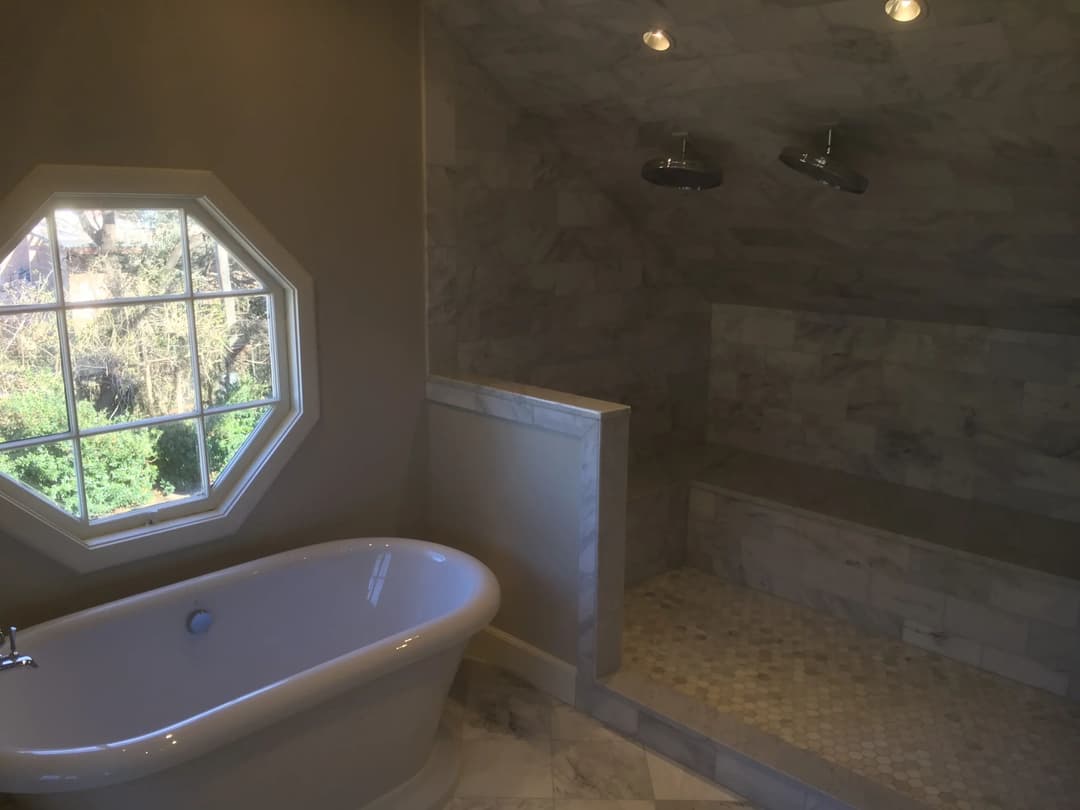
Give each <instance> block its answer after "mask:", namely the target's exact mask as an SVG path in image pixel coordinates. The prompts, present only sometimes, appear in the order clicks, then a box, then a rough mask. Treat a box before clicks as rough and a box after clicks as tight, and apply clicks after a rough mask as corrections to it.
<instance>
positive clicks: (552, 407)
mask: <svg viewBox="0 0 1080 810" xmlns="http://www.w3.org/2000/svg"><path fill="white" fill-rule="evenodd" d="M427 397H428V399H429V400H430V401H432V402H438V403H440V404H442V405H449V406H451V407H454V408H461V409H462V410H466V411H472V412H473V413H482V414H486V415H488V416H493V417H495V418H497V419H506V420H508V421H511V422H516V423H518V424H524V425H535V426H536V427H540V428H544V429H546V430H553V431H556V432H558V433H567V434H570V435H572V436H581V435H582V434H584V433H585V432H586V431H588V430H589V429H590V428H592V427H595V425H596V423H597V422H603V421H607V420H612V419H628V418H629V416H630V408H629V406H627V405H621V404H619V403H616V402H605V401H603V400H599V399H591V398H589V397H580V396H577V395H575V394H567V393H564V392H562V391H553V390H551V389H548V388H539V387H537V386H533V385H524V384H521V383H515V382H507V381H505V380H494V379H490V378H487V377H472V376H460V377H442V376H438V375H432V376H430V377H428V382H427Z"/></svg>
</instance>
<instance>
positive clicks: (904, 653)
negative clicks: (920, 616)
mask: <svg viewBox="0 0 1080 810" xmlns="http://www.w3.org/2000/svg"><path fill="white" fill-rule="evenodd" d="M625 611H626V620H625V628H624V635H623V667H624V669H626V670H630V671H631V672H635V673H638V674H640V675H644V676H646V677H648V678H649V679H650V680H651V681H652V682H654V683H657V684H659V685H661V686H663V687H666V688H668V689H671V690H674V691H676V692H679V693H682V694H683V695H687V696H690V697H692V698H694V699H695V700H696V701H700V702H701V703H703V704H705V705H707V706H708V707H709V708H711V709H712V710H714V711H715V712H718V713H723V714H725V715H728V716H733V717H734V718H736V719H737V720H739V721H741V722H742V723H745V724H746V725H749V726H752V727H754V728H755V729H758V730H760V731H762V732H765V733H767V734H769V735H772V736H774V737H778V738H780V739H782V740H783V741H785V742H786V743H788V744H790V745H792V746H794V747H796V748H798V749H801V750H803V751H807V752H810V753H812V754H814V755H816V756H817V757H819V758H821V759H823V760H825V761H826V762H828V763H830V764H832V765H835V766H840V767H842V768H845V769H848V770H849V771H852V772H854V773H856V774H858V775H860V776H862V777H864V778H866V779H869V780H872V781H873V782H876V783H878V784H881V785H883V786H885V787H888V788H890V789H892V790H893V791H895V792H897V793H900V794H902V795H905V796H907V797H909V798H911V799H915V800H916V801H918V802H921V803H923V804H924V805H926V806H927V807H933V808H948V810H954V809H957V810H960V809H962V810H987V809H989V808H994V809H995V810H998V809H1000V810H1011V809H1012V808H1024V809H1026V808H1035V807H1038V808H1040V810H1057V809H1058V808H1061V810H1065V808H1078V807H1080V767H1078V765H1077V763H1080V704H1077V703H1072V702H1069V701H1066V700H1063V699H1060V698H1056V697H1054V696H1053V695H1050V694H1048V693H1045V692H1041V691H1038V690H1035V689H1031V688H1029V687H1026V686H1022V685H1020V684H1017V683H1014V682H1012V681H1008V680H1006V679H1004V678H1000V677H998V676H996V675H992V674H989V673H986V672H982V671H980V670H976V669H973V668H970V667H967V666H964V665H963V664H959V663H956V662H953V661H951V660H948V659H945V658H941V657H939V656H936V655H933V654H932V653H927V652H923V651H922V650H919V649H918V648H915V647H912V646H910V645H907V644H903V643H901V642H899V641H893V640H891V639H888V638H884V637H879V636H874V635H870V634H867V633H865V632H863V631H861V630H859V629H857V628H855V627H854V626H852V625H850V624H847V623H845V622H842V621H839V620H837V619H834V618H832V617H830V616H826V615H823V614H819V613H816V612H814V611H811V610H808V609H806V608H803V607H801V606H798V605H795V604H793V603H790V602H786V601H784V600H782V599H778V598H776V597H773V596H770V595H768V594H764V593H760V592H758V591H753V590H749V589H746V588H741V587H737V586H732V585H729V584H727V583H725V582H723V581H722V580H720V579H718V578H716V577H713V576H711V575H708V574H703V573H700V572H697V571H694V570H691V569H680V570H676V571H669V572H667V573H665V574H661V575H660V576H657V577H654V578H652V579H650V580H647V581H645V582H644V583H642V584H640V585H637V586H635V587H634V588H632V589H631V590H630V591H628V593H627V599H626V604H625Z"/></svg>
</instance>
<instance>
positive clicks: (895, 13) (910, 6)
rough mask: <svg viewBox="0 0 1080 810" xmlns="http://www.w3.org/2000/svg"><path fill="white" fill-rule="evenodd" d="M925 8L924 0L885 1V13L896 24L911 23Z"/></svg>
mask: <svg viewBox="0 0 1080 810" xmlns="http://www.w3.org/2000/svg"><path fill="white" fill-rule="evenodd" d="M925 8H926V0H885V13H886V14H888V15H889V16H890V17H892V18H893V19H894V20H896V21H897V22H904V23H906V22H911V21H912V20H914V19H915V18H916V17H918V16H919V15H920V14H922V13H923V11H924V10H925Z"/></svg>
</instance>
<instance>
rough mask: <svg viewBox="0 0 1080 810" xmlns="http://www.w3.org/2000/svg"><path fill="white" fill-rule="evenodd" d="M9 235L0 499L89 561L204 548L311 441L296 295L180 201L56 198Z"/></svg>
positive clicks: (1, 301) (232, 229)
mask: <svg viewBox="0 0 1080 810" xmlns="http://www.w3.org/2000/svg"><path fill="white" fill-rule="evenodd" d="M158 174H159V175H167V174H168V173H158ZM208 177H209V176H207V178H208ZM188 179H189V178H188ZM165 191H169V189H166V190H165ZM221 193H222V194H224V190H223V189H222V190H221ZM8 236H10V237H11V240H10V241H8V242H7V249H6V251H5V252H4V253H3V254H0V496H2V497H3V500H4V501H5V502H6V503H7V504H9V505H11V506H15V507H17V508H19V509H21V510H22V512H23V513H24V514H26V515H30V516H32V517H36V518H38V519H39V520H40V521H42V522H43V523H45V524H48V525H49V526H50V527H51V528H52V529H54V530H56V531H58V532H59V533H60V534H61V535H63V536H64V537H65V538H66V539H67V540H68V541H71V542H74V543H76V544H78V545H79V546H81V548H82V549H84V550H88V551H94V550H95V549H99V548H106V547H111V546H114V545H115V544H117V543H121V542H122V543H124V544H128V543H129V542H130V541H133V540H138V539H140V538H142V539H144V540H146V541H147V542H149V538H151V537H153V538H156V539H159V540H160V539H162V538H164V537H166V536H167V535H169V534H173V535H177V533H178V530H182V529H184V528H185V527H187V528H189V529H191V530H192V532H191V534H192V535H193V536H194V535H198V538H197V539H210V536H211V534H212V533H208V532H207V531H206V530H205V524H206V523H208V522H210V521H212V520H214V519H217V518H224V517H226V516H227V515H228V514H229V512H230V511H231V510H232V509H233V508H234V507H235V506H236V504H237V502H238V501H239V498H240V496H241V495H242V494H243V493H244V492H245V491H246V490H248V489H250V488H252V485H253V484H254V483H256V482H258V481H259V479H260V477H262V478H264V479H265V478H268V477H271V476H272V475H273V472H274V470H275V468H276V466H280V463H281V462H282V461H283V459H282V458H279V459H278V460H277V464H275V463H272V462H273V457H274V454H275V452H277V451H279V450H283V448H284V446H285V445H286V444H287V442H286V438H287V437H288V435H289V432H290V430H292V429H294V428H295V427H296V426H297V425H298V424H299V423H301V421H302V417H303V416H304V414H305V410H306V411H307V420H306V424H308V425H310V421H311V418H312V412H311V411H312V407H311V403H310V402H309V403H307V404H306V407H305V402H304V396H303V393H304V389H305V386H304V385H303V384H302V379H301V377H302V372H301V369H302V368H303V367H304V364H303V363H302V362H301V354H302V352H301V341H300V319H299V312H300V311H301V309H302V307H301V304H302V301H300V300H299V297H300V288H298V287H297V285H296V284H295V283H294V282H293V281H291V280H290V279H289V278H287V277H285V276H284V274H282V272H281V271H280V269H279V268H277V267H275V266H273V265H272V264H270V261H269V259H268V258H267V255H266V254H265V253H264V252H263V251H262V250H261V249H260V247H256V246H255V245H254V244H253V243H252V242H251V241H249V239H248V237H247V236H246V235H245V234H243V233H241V232H240V231H239V229H238V228H237V227H236V226H235V224H234V223H232V222H230V221H229V220H227V219H225V215H224V213H223V212H222V211H221V209H220V208H218V207H217V206H216V205H214V204H212V203H211V202H210V200H209V198H207V197H203V196H198V195H194V194H189V195H177V194H169V195H168V196H154V195H149V194H137V195H131V194H116V193H110V192H108V191H104V192H101V193H95V192H85V191H83V192H80V193H63V192H60V193H53V194H50V197H49V199H48V201H47V202H46V203H45V204H44V205H41V206H39V207H38V208H37V209H36V210H35V212H34V215H33V217H32V219H31V221H30V222H29V223H28V225H26V226H24V227H23V229H22V230H21V231H20V232H18V233H15V234H10V233H9V234H8ZM267 238H268V237H267ZM308 383H309V384H308V386H307V390H308V392H309V393H311V392H312V391H313V389H312V388H311V385H310V380H309V381H308ZM293 444H295V441H294V442H293ZM261 483H262V485H263V486H262V488H265V485H266V483H267V481H266V480H263V481H262V482H261ZM196 526H202V531H194V529H195V527H196ZM186 544H187V543H185V542H183V541H182V539H180V538H179V537H172V538H171V541H170V542H166V543H163V549H162V550H166V549H168V548H172V547H176V546H177V545H186ZM53 545H54V550H55V544H53ZM48 550H49V549H48V548H47V549H46V551H48ZM62 551H63V552H64V553H62V554H60V556H61V557H65V558H69V557H70V555H71V552H72V549H71V548H70V547H67V548H66V549H62ZM147 553H152V552H149V551H147V550H145V549H144V550H140V551H138V552H137V553H133V552H132V551H131V549H130V548H129V549H128V550H127V553H125V554H123V555H120V556H122V557H123V558H124V559H130V558H131V557H133V556H136V557H137V556H145V555H146V554H147ZM54 556H57V555H55V554H54ZM113 556H117V555H113ZM76 567H80V568H90V567H99V566H98V565H94V564H90V565H85V564H76Z"/></svg>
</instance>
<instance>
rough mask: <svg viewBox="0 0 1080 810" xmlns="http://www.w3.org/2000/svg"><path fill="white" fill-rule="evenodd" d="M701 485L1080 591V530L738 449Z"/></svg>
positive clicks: (716, 453) (725, 451)
mask: <svg viewBox="0 0 1080 810" xmlns="http://www.w3.org/2000/svg"><path fill="white" fill-rule="evenodd" d="M710 462H711V463H710V466H709V467H708V469H707V470H705V471H703V472H702V473H700V474H699V475H698V476H697V479H696V481H695V484H696V485H698V486H703V487H707V488H708V489H710V490H713V491H715V492H718V493H723V494H730V495H732V496H734V497H737V498H743V499H749V500H756V501H758V502H760V503H762V504H764V505H775V506H779V507H781V508H784V509H788V510H791V511H796V512H801V513H803V514H805V515H807V516H809V517H814V518H820V517H827V518H831V519H833V520H835V521H839V522H840V523H841V524H843V525H850V526H854V527H857V528H859V529H860V530H863V529H867V530H870V531H873V532H877V533H880V534H883V535H884V536H886V537H895V538H901V539H902V540H903V542H908V543H912V544H914V545H917V546H921V547H924V548H927V549H929V550H935V549H947V550H948V551H950V552H952V553H955V554H957V555H959V556H962V557H965V558H968V559H971V560H973V561H976V562H979V563H983V564H989V565H993V566H995V567H998V568H1004V569H1006V570H1015V571H1017V573H1025V574H1028V573H1032V572H1034V573H1037V574H1038V575H1039V576H1040V577H1043V578H1045V579H1046V580H1047V581H1048V582H1051V583H1053V582H1056V583H1060V584H1067V585H1069V586H1070V587H1075V586H1076V585H1077V583H1080V549H1078V548H1077V544H1076V543H1075V542H1074V540H1075V537H1076V525H1075V524H1074V523H1070V522H1066V521H1060V520H1053V519H1051V518H1046V517H1043V516H1041V515H1035V514H1031V513H1027V512H1021V511H1019V510H1015V509H1009V508H1006V507H1002V506H997V505H995V504H986V503H973V502H970V501H965V500H963V499H960V498H954V497H951V496H948V495H943V494H940V493H935V492H928V491H925V490H919V489H915V488H914V487H905V486H902V485H898V484H893V483H890V482H886V481H875V480H872V479H868V478H861V477H859V476H855V475H851V474H849V473H844V472H840V471H837V470H828V469H823V468H821V467H817V466H814V465H808V464H799V463H797V462H792V461H787V460H786V459H777V458H772V457H770V456H766V455H763V454H759V453H754V452H751V451H747V450H740V449H736V448H720V447H714V448H713V455H712V456H711V457H710Z"/></svg>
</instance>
